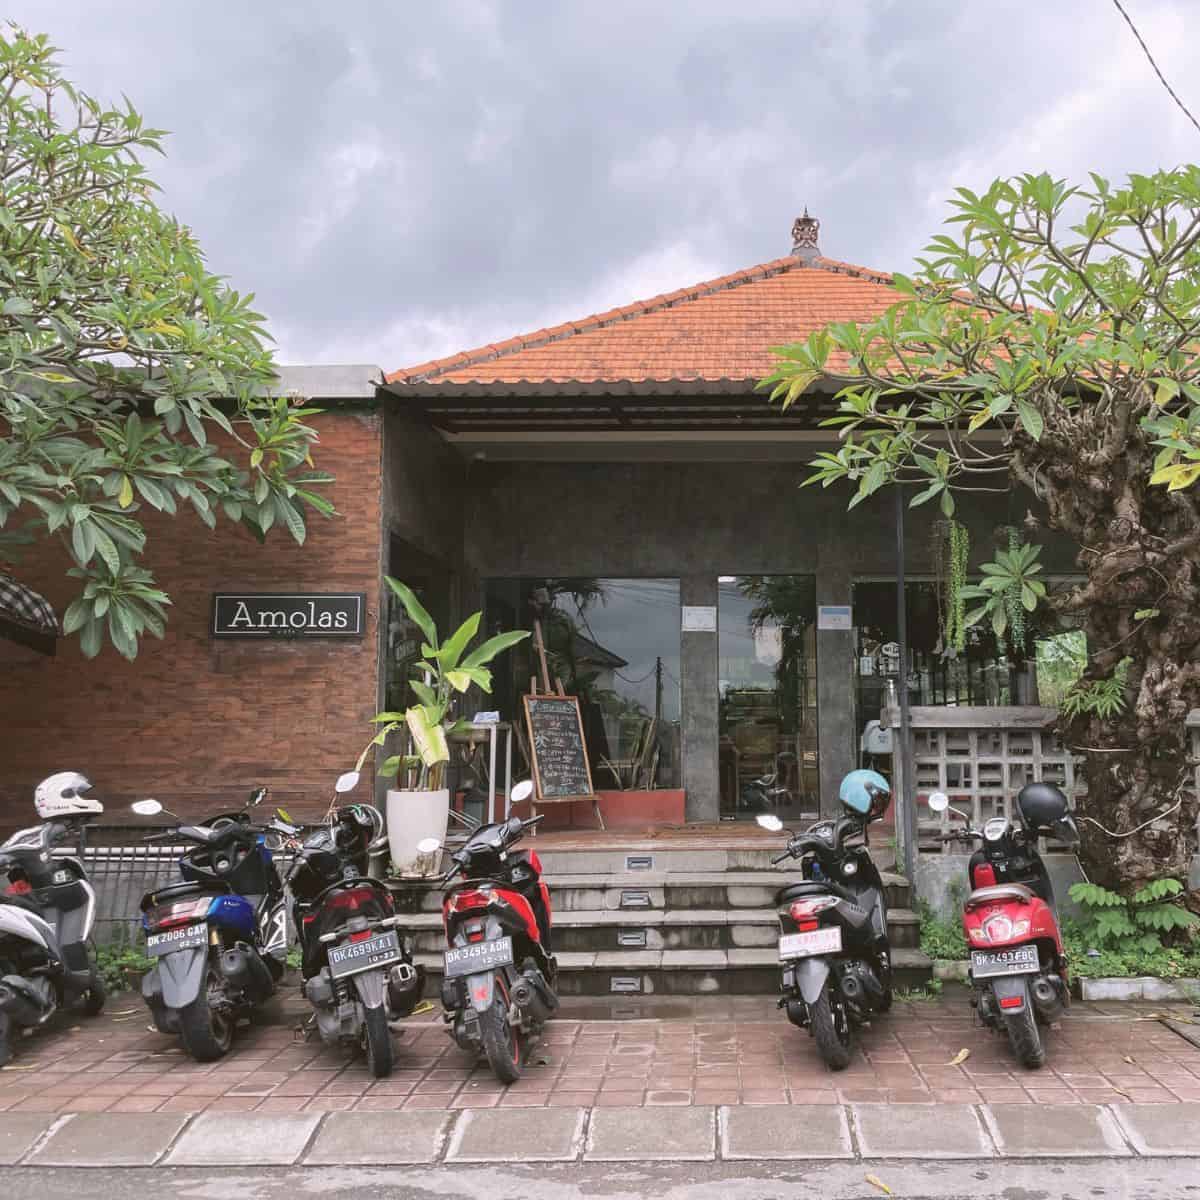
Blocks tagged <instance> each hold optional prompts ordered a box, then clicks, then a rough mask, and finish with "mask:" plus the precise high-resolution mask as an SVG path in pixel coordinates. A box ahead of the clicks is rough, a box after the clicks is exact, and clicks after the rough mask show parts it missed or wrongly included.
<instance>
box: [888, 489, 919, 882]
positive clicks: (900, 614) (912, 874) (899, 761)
mask: <svg viewBox="0 0 1200 1200" xmlns="http://www.w3.org/2000/svg"><path fill="white" fill-rule="evenodd" d="M892 490H893V492H894V493H895V496H896V625H897V630H896V633H897V640H898V641H899V643H900V678H899V680H898V682H897V693H898V695H897V699H898V700H899V703H900V746H899V752H898V753H896V752H893V758H892V762H893V763H894V764H895V769H894V771H893V773H894V774H895V775H898V776H899V781H900V788H899V795H897V796H896V817H897V824H898V825H899V826H900V828H898V829H897V830H896V833H897V835H899V836H900V838H901V845H902V846H903V847H904V873H905V874H906V875H907V876H908V882H909V884H910V885H911V886H912V887H913V888H914V889H915V888H916V884H917V881H916V868H917V781H916V780H915V779H914V778H913V756H912V725H911V722H910V721H909V714H908V611H907V607H906V605H905V596H904V583H905V580H904V488H903V487H902V486H901V485H900V484H898V483H897V484H894V485H893V488H892Z"/></svg>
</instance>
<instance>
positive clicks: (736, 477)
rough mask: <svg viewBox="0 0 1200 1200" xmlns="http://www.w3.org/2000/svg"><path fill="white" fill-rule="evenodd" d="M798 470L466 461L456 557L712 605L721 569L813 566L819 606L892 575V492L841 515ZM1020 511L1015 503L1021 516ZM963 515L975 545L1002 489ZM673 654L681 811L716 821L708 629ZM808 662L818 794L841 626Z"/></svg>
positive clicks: (847, 749) (849, 702)
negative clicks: (868, 579) (673, 587)
mask: <svg viewBox="0 0 1200 1200" xmlns="http://www.w3.org/2000/svg"><path fill="white" fill-rule="evenodd" d="M597 453H603V450H602V448H601V447H597ZM806 474H807V471H806V468H805V467H804V465H803V464H802V463H800V462H797V463H777V462H753V463H749V462H741V463H739V462H655V463H652V462H607V463H606V462H596V463H561V462H537V463H532V462H530V463H514V462H504V463H491V462H489V463H476V464H474V465H473V466H472V468H471V473H470V479H469V481H468V484H467V493H466V506H465V510H464V544H465V558H466V560H467V563H468V564H469V566H470V569H471V570H472V571H473V572H474V573H475V574H476V575H477V576H479V577H481V578H484V577H488V576H538V575H595V576H638V575H643V576H653V577H664V576H665V577H673V576H677V577H679V578H680V580H681V586H682V587H683V588H684V591H685V595H684V599H683V601H682V602H683V603H684V604H688V603H693V604H697V603H715V599H716V577H717V576H718V575H725V574H729V575H736V574H754V573H770V574H811V575H815V576H816V580H817V602H818V603H819V604H848V603H849V602H850V589H851V584H852V582H853V580H854V578H855V577H856V576H858V577H861V576H879V575H888V574H890V573H891V572H893V571H894V568H895V550H894V546H895V525H894V508H893V505H892V499H891V495H890V493H885V494H884V495H883V496H882V497H880V498H878V499H876V500H875V501H872V502H868V503H866V504H864V505H860V506H859V507H858V508H856V509H854V510H853V511H852V512H847V511H846V503H847V500H848V498H849V494H850V493H849V491H848V489H846V488H840V487H838V488H830V489H829V490H822V489H820V488H803V489H801V488H800V486H799V484H800V482H801V480H802V479H803V478H804V477H805V475H806ZM1024 511H1025V510H1024V506H1023V504H1022V506H1021V507H1020V508H1019V509H1018V510H1017V514H1018V518H1019V517H1021V516H1023V515H1024ZM937 517H938V513H937V511H936V510H935V509H933V508H930V507H922V508H919V509H915V510H909V512H908V514H907V547H908V552H907V569H908V571H909V572H910V573H917V574H921V573H924V574H928V573H930V572H931V571H932V569H933V563H932V560H931V546H930V534H931V526H932V523H933V522H934V521H935V520H936V519H937ZM959 519H960V520H962V521H963V522H964V524H966V525H967V526H968V527H969V528H970V531H971V536H972V545H973V546H974V547H977V548H978V549H979V551H980V553H982V552H983V548H984V547H989V548H990V547H991V545H992V531H993V530H994V529H995V528H996V527H997V526H998V525H1002V524H1005V523H1007V522H1008V520H1009V519H1010V518H1009V511H1008V505H1007V503H1006V500H1005V498H1004V497H996V498H995V501H994V502H992V503H984V504H978V505H975V506H973V507H972V508H971V509H970V510H969V511H964V512H961V513H960V514H959ZM988 553H989V555H990V549H989V551H988ZM1044 558H1045V559H1046V561H1047V566H1048V569H1051V570H1058V571H1070V570H1072V569H1073V554H1072V552H1071V551H1070V549H1069V547H1067V546H1066V545H1064V544H1062V543H1059V544H1058V545H1051V546H1049V547H1048V551H1047V553H1046V554H1045V556H1044ZM689 596H690V597H691V599H690V600H689V599H688V597H689ZM682 654H683V672H684V675H683V680H682V683H683V735H684V754H685V768H684V769H685V780H684V782H685V786H686V787H687V789H688V793H689V797H688V815H689V817H690V818H692V819H695V820H716V819H717V815H718V794H717V780H716V745H715V741H716V719H717V695H716V670H717V645H716V635H715V634H706V633H689V634H685V635H683V637H682ZM817 662H818V689H819V691H818V695H819V721H820V742H821V790H822V797H823V803H824V804H828V803H830V802H831V799H832V797H833V796H834V795H836V789H837V784H838V782H839V781H840V779H841V777H842V775H843V774H844V773H845V772H846V771H847V770H849V769H851V768H852V766H853V765H854V758H855V748H856V745H857V737H858V731H857V730H856V729H855V728H854V727H853V720H852V715H853V645H852V639H851V635H850V634H846V633H832V632H822V633H819V634H818V639H817Z"/></svg>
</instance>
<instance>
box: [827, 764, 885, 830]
mask: <svg viewBox="0 0 1200 1200" xmlns="http://www.w3.org/2000/svg"><path fill="white" fill-rule="evenodd" d="M891 794H892V789H891V785H890V784H889V783H888V781H887V780H886V779H884V777H883V776H882V775H880V773H879V772H878V771H851V772H850V774H849V775H847V776H846V778H845V779H843V780H842V786H841V787H840V788H839V789H838V799H839V800H841V802H842V803H843V804H844V805H845V806H846V807H847V808H848V809H850V811H851V812H856V813H858V814H859V816H863V817H866V818H867V820H868V821H874V820H877V819H878V818H879V817H882V816H883V814H884V812H885V811H886V810H887V805H888V798H889V797H890V796H891Z"/></svg>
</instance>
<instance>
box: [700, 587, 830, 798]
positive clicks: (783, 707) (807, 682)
mask: <svg viewBox="0 0 1200 1200" xmlns="http://www.w3.org/2000/svg"><path fill="white" fill-rule="evenodd" d="M816 612H817V604H816V580H815V579H814V577H813V576H811V575H723V576H721V577H720V578H719V580H718V586H717V638H718V642H717V655H718V668H717V686H718V690H719V705H720V725H719V728H720V754H719V762H720V787H721V819H722V820H723V821H736V820H753V819H754V818H755V817H756V816H757V815H758V814H759V813H761V812H776V813H778V814H779V815H780V816H781V817H782V818H784V819H785V820H788V819H791V820H795V819H797V818H799V817H802V816H804V815H807V814H813V815H815V814H816V813H817V812H818V810H819V807H820V797H819V793H820V776H819V771H818V742H817V650H816Z"/></svg>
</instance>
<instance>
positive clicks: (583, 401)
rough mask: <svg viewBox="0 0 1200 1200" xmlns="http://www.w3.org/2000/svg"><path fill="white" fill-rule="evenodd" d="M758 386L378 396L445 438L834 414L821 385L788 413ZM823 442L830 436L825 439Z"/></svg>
mask: <svg viewBox="0 0 1200 1200" xmlns="http://www.w3.org/2000/svg"><path fill="white" fill-rule="evenodd" d="M754 384H755V381H754V380H747V379H719V380H636V381H635V380H626V381H616V382H606V381H605V382H590V381H589V382H578V381H574V380H570V381H563V382H556V381H545V382H542V381H537V382H529V381H522V382H518V383H447V382H442V383H439V382H433V381H430V382H418V383H390V384H384V385H382V386H381V388H380V392H381V394H384V395H388V396H391V397H394V398H395V401H396V402H397V403H398V405H399V407H400V409H401V410H402V411H404V412H407V413H409V414H410V415H411V416H414V417H417V418H420V419H422V420H424V421H426V422H428V424H430V425H431V426H433V427H434V428H435V429H439V430H441V431H442V432H443V433H444V434H446V435H448V438H458V437H464V436H469V435H477V434H500V435H517V434H555V433H560V434H573V435H575V436H579V435H586V434H589V433H621V434H635V433H703V432H725V433H773V432H774V433H798V432H813V431H816V430H817V429H818V428H819V427H820V423H821V421H823V420H824V419H825V418H826V417H830V416H833V415H834V414H835V413H836V411H837V401H836V400H835V399H834V392H833V391H832V389H821V388H820V387H819V386H818V388H815V389H813V390H810V391H809V392H807V393H805V395H804V397H803V398H802V399H801V400H800V401H799V402H798V403H796V404H794V405H792V407H791V408H789V409H786V410H784V409H782V408H781V407H780V406H779V405H778V404H771V403H770V402H769V401H768V399H767V396H766V395H765V394H764V393H762V392H756V391H755V390H754ZM825 436H826V437H828V436H829V435H828V434H826V435H825Z"/></svg>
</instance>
